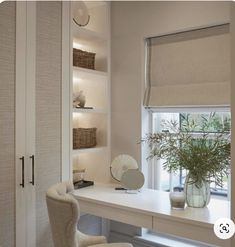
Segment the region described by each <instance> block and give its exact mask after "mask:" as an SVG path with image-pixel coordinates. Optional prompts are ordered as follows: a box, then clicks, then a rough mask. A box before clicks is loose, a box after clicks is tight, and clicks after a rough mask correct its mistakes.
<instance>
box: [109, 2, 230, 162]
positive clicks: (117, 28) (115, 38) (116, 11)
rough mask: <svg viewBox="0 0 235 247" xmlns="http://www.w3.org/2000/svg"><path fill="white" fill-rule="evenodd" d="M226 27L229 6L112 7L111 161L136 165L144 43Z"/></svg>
mask: <svg viewBox="0 0 235 247" xmlns="http://www.w3.org/2000/svg"><path fill="white" fill-rule="evenodd" d="M225 22H229V2H180V1H178V2H143V1H142V2H119V1H117V2H112V5H111V53H112V61H111V67H112V82H111V99H112V102H111V104H112V108H111V109H112V114H111V132H112V136H111V138H112V140H111V145H112V146H111V147H112V149H111V150H112V153H111V155H112V158H113V157H114V156H115V155H117V154H119V153H128V154H130V155H133V156H134V157H135V158H136V159H137V161H138V162H139V163H140V162H141V152H140V150H141V148H140V145H138V144H137V142H138V141H139V140H140V137H141V128H142V126H141V121H142V120H141V119H142V117H141V114H142V113H141V111H142V109H141V106H142V93H143V90H142V88H143V79H144V38H145V37H150V36H156V35H160V34H165V33H172V32H177V31H182V30H188V29H191V28H196V27H203V26H208V25H214V24H220V23H225Z"/></svg>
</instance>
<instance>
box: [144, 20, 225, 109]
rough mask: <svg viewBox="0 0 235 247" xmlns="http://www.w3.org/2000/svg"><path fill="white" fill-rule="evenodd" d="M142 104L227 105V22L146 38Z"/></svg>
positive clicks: (150, 105) (158, 105) (152, 105)
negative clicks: (145, 66) (144, 81)
mask: <svg viewBox="0 0 235 247" xmlns="http://www.w3.org/2000/svg"><path fill="white" fill-rule="evenodd" d="M147 50H148V56H147V57H148V58H147V84H148V85H147V88H146V91H145V99H144V105H145V106H149V107H161V106H209V105H210V106H213V105H229V104H230V35H229V24H224V25H219V26H213V27H208V28H203V29H197V30H192V31H186V32H180V33H175V34H169V35H163V36H159V37H154V38H148V39H147Z"/></svg>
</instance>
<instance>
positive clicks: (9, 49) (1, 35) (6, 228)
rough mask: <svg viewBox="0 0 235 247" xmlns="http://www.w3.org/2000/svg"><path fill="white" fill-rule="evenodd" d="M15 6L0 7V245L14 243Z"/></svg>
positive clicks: (13, 3) (12, 3)
mask: <svg viewBox="0 0 235 247" xmlns="http://www.w3.org/2000/svg"><path fill="white" fill-rule="evenodd" d="M15 12H16V4H15V2H3V3H1V4H0V54H1V55H0V167H1V172H0V222H1V223H0V246H2V247H13V246H14V244H15V226H14V224H15V124H14V122H15V43H16V36H15V31H16V19H15Z"/></svg>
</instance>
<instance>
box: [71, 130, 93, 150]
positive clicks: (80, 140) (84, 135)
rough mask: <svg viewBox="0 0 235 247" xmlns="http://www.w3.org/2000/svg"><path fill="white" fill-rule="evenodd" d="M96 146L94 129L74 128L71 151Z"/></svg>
mask: <svg viewBox="0 0 235 247" xmlns="http://www.w3.org/2000/svg"><path fill="white" fill-rule="evenodd" d="M95 146H96V128H74V129H73V149H78V148H91V147H95Z"/></svg>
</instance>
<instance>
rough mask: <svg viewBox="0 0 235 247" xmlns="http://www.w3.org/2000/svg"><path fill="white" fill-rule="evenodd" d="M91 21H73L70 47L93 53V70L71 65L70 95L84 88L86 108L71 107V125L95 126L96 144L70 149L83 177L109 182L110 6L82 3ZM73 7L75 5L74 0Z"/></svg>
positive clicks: (76, 166) (98, 2) (75, 126)
mask: <svg viewBox="0 0 235 247" xmlns="http://www.w3.org/2000/svg"><path fill="white" fill-rule="evenodd" d="M84 3H85V4H86V5H87V7H88V10H89V15H90V21H89V23H88V25H87V26H85V27H79V26H78V25H76V24H75V23H74V21H73V20H71V21H72V25H71V26H72V39H71V40H72V44H71V47H72V48H77V49H81V50H83V51H87V52H93V53H95V54H96V56H95V69H94V70H92V69H86V68H81V67H75V66H73V69H72V71H73V80H72V82H73V85H72V88H73V94H74V93H78V92H80V91H83V95H85V97H86V104H85V108H73V111H72V127H73V128H94V127H95V128H97V134H96V140H97V146H96V147H93V148H85V149H76V150H72V152H71V153H72V157H73V159H72V160H73V169H84V168H85V169H86V172H85V179H89V180H93V181H99V182H104V181H106V182H108V180H109V179H110V175H109V164H110V99H109V97H110V92H109V90H110V86H109V84H110V65H109V64H110V19H109V13H110V6H109V3H107V2H101V1H97V2H96V1H94V2H90V1H88V2H86V1H85V2H84ZM71 4H72V7H73V6H74V5H73V3H71Z"/></svg>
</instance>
